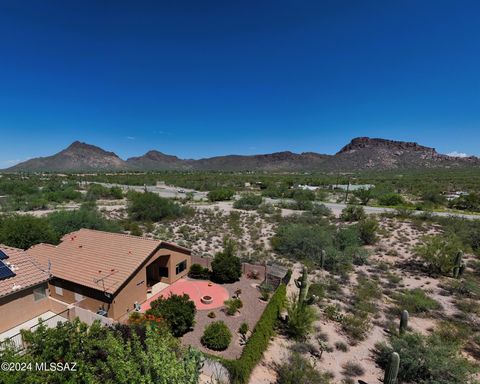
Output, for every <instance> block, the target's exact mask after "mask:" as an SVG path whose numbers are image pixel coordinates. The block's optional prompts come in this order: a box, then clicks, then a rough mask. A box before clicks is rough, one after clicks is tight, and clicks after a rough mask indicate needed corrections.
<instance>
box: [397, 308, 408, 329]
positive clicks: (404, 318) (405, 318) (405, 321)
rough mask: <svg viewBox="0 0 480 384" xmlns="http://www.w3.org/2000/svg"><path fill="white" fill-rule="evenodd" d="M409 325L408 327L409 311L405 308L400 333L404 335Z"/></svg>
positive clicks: (401, 318) (401, 316)
mask: <svg viewBox="0 0 480 384" xmlns="http://www.w3.org/2000/svg"><path fill="white" fill-rule="evenodd" d="M407 327H408V311H407V310H403V311H402V314H401V315H400V327H399V331H400V335H403V334H404V333H405V332H406V331H407Z"/></svg>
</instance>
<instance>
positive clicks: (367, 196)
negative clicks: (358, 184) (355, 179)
mask: <svg viewBox="0 0 480 384" xmlns="http://www.w3.org/2000/svg"><path fill="white" fill-rule="evenodd" d="M353 196H355V197H356V198H357V199H358V200H360V202H361V204H362V205H367V204H368V202H369V201H370V200H371V199H372V197H373V191H372V189H371V188H360V189H357V190H355V191H353Z"/></svg>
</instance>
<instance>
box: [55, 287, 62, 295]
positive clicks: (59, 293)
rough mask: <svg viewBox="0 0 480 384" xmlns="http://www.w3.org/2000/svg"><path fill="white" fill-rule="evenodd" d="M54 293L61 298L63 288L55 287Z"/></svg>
mask: <svg viewBox="0 0 480 384" xmlns="http://www.w3.org/2000/svg"><path fill="white" fill-rule="evenodd" d="M55 293H56V294H57V295H59V296H63V288H62V287H60V286H59V285H55Z"/></svg>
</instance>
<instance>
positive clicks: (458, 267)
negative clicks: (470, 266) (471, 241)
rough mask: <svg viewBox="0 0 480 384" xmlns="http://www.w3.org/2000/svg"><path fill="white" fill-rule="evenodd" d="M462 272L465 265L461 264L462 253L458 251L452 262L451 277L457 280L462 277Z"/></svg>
mask: <svg viewBox="0 0 480 384" xmlns="http://www.w3.org/2000/svg"><path fill="white" fill-rule="evenodd" d="M464 270H465V264H464V262H463V252H462V251H458V253H457V254H456V256H455V261H454V267H453V277H454V278H456V279H458V278H459V277H461V276H462V274H463V271H464Z"/></svg>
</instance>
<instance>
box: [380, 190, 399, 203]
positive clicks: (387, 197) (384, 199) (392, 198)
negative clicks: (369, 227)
mask: <svg viewBox="0 0 480 384" xmlns="http://www.w3.org/2000/svg"><path fill="white" fill-rule="evenodd" d="M378 202H379V203H380V205H387V206H396V205H403V204H405V200H404V199H403V197H402V195H399V194H398V193H393V192H391V193H386V194H384V195H381V196H380V197H379V198H378Z"/></svg>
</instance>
